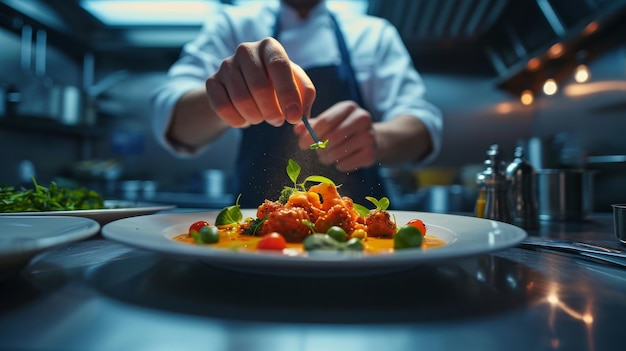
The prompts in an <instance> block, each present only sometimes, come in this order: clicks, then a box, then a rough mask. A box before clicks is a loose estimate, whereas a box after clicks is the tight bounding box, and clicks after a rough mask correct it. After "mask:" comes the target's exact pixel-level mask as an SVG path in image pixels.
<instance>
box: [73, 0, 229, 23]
mask: <svg viewBox="0 0 626 351" xmlns="http://www.w3.org/2000/svg"><path fill="white" fill-rule="evenodd" d="M80 5H81V6H82V7H83V8H84V9H85V10H86V11H88V12H89V13H91V14H92V15H93V16H94V17H96V18H97V19H98V20H100V21H101V22H102V23H104V24H106V25H110V26H138V25H143V26H146V25H170V26H172V25H177V26H197V25H201V24H202V22H204V20H205V19H206V17H207V15H208V14H209V13H211V12H214V11H217V10H218V9H219V7H220V6H221V1H220V0H179V1H175V0H81V1H80Z"/></svg>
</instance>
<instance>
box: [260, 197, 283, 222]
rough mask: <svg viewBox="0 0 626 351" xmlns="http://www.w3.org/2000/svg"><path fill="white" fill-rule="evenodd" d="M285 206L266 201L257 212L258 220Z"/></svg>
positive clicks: (276, 202)
mask: <svg viewBox="0 0 626 351" xmlns="http://www.w3.org/2000/svg"><path fill="white" fill-rule="evenodd" d="M283 207H284V206H283V204H281V203H280V202H278V201H270V200H265V201H264V202H263V203H262V204H261V205H259V207H258V208H257V210H256V218H264V217H265V216H267V215H269V214H270V213H272V212H274V211H276V210H278V209H279V208H283Z"/></svg>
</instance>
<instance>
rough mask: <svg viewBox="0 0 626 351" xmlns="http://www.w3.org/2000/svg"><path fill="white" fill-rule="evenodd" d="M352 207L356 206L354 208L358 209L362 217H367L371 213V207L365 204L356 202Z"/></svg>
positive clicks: (357, 211)
mask: <svg viewBox="0 0 626 351" xmlns="http://www.w3.org/2000/svg"><path fill="white" fill-rule="evenodd" d="M352 207H354V210H355V211H356V213H358V214H359V216H361V217H367V215H368V214H369V213H370V209H369V208H367V207H365V206H363V205H359V204H357V203H354V204H352Z"/></svg>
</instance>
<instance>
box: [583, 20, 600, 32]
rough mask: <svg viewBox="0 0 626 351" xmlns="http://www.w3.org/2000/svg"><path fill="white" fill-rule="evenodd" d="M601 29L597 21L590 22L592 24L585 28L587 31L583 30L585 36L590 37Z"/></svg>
mask: <svg viewBox="0 0 626 351" xmlns="http://www.w3.org/2000/svg"><path fill="white" fill-rule="evenodd" d="M599 27H600V25H599V24H598V22H596V21H593V22H590V23H589V24H588V25H587V26H586V27H585V29H583V34H584V35H589V34H591V33H594V32H595V31H597V30H598V28H599Z"/></svg>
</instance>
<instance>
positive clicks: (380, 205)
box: [365, 196, 389, 211]
mask: <svg viewBox="0 0 626 351" xmlns="http://www.w3.org/2000/svg"><path fill="white" fill-rule="evenodd" d="M365 199H367V200H368V201H369V202H371V203H373V204H374V206H376V209H377V210H379V211H386V210H387V208H389V199H388V198H387V197H381V198H380V200H377V199H376V198H374V197H371V196H366V197H365Z"/></svg>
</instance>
